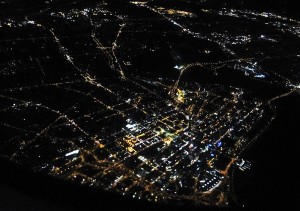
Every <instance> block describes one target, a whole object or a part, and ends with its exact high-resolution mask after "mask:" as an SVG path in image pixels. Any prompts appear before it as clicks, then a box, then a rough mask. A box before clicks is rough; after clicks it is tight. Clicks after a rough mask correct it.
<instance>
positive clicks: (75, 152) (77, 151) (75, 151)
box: [65, 149, 79, 157]
mask: <svg viewBox="0 0 300 211" xmlns="http://www.w3.org/2000/svg"><path fill="white" fill-rule="evenodd" d="M78 153H79V149H76V150H74V151H72V152H68V153H67V154H66V155H65V156H66V157H68V156H71V155H76V154H78Z"/></svg>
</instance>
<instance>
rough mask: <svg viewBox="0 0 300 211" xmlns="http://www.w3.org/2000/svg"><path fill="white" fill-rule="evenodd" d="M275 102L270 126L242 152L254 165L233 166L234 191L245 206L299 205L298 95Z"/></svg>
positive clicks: (278, 206) (296, 206) (299, 112)
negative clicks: (243, 170) (246, 169)
mask: <svg viewBox="0 0 300 211" xmlns="http://www.w3.org/2000/svg"><path fill="white" fill-rule="evenodd" d="M276 105H277V109H278V111H277V115H276V119H275V120H274V122H273V124H272V126H271V127H270V128H269V129H268V130H267V131H265V132H264V133H263V134H262V136H261V137H260V138H259V140H258V141H257V142H255V144H254V145H253V146H252V147H251V148H250V149H249V150H248V151H246V153H245V154H243V157H245V158H246V159H248V160H249V161H251V163H252V164H253V165H252V167H251V170H250V171H246V172H242V171H240V170H238V169H237V168H236V169H235V180H234V190H235V191H236V196H237V198H238V199H239V201H240V203H241V204H244V205H245V207H250V208H253V209H254V208H255V209H259V208H262V207H266V208H282V209H283V208H285V209H297V208H299V194H298V193H297V191H298V188H299V181H298V178H299V177H300V174H299V170H300V169H299V160H300V155H299V149H298V147H297V145H298V140H299V138H298V137H299V131H300V125H299V123H298V121H299V117H300V111H299V107H300V100H299V96H298V95H297V94H295V95H291V96H290V97H288V98H287V99H282V100H279V101H278V102H277V103H276Z"/></svg>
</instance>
